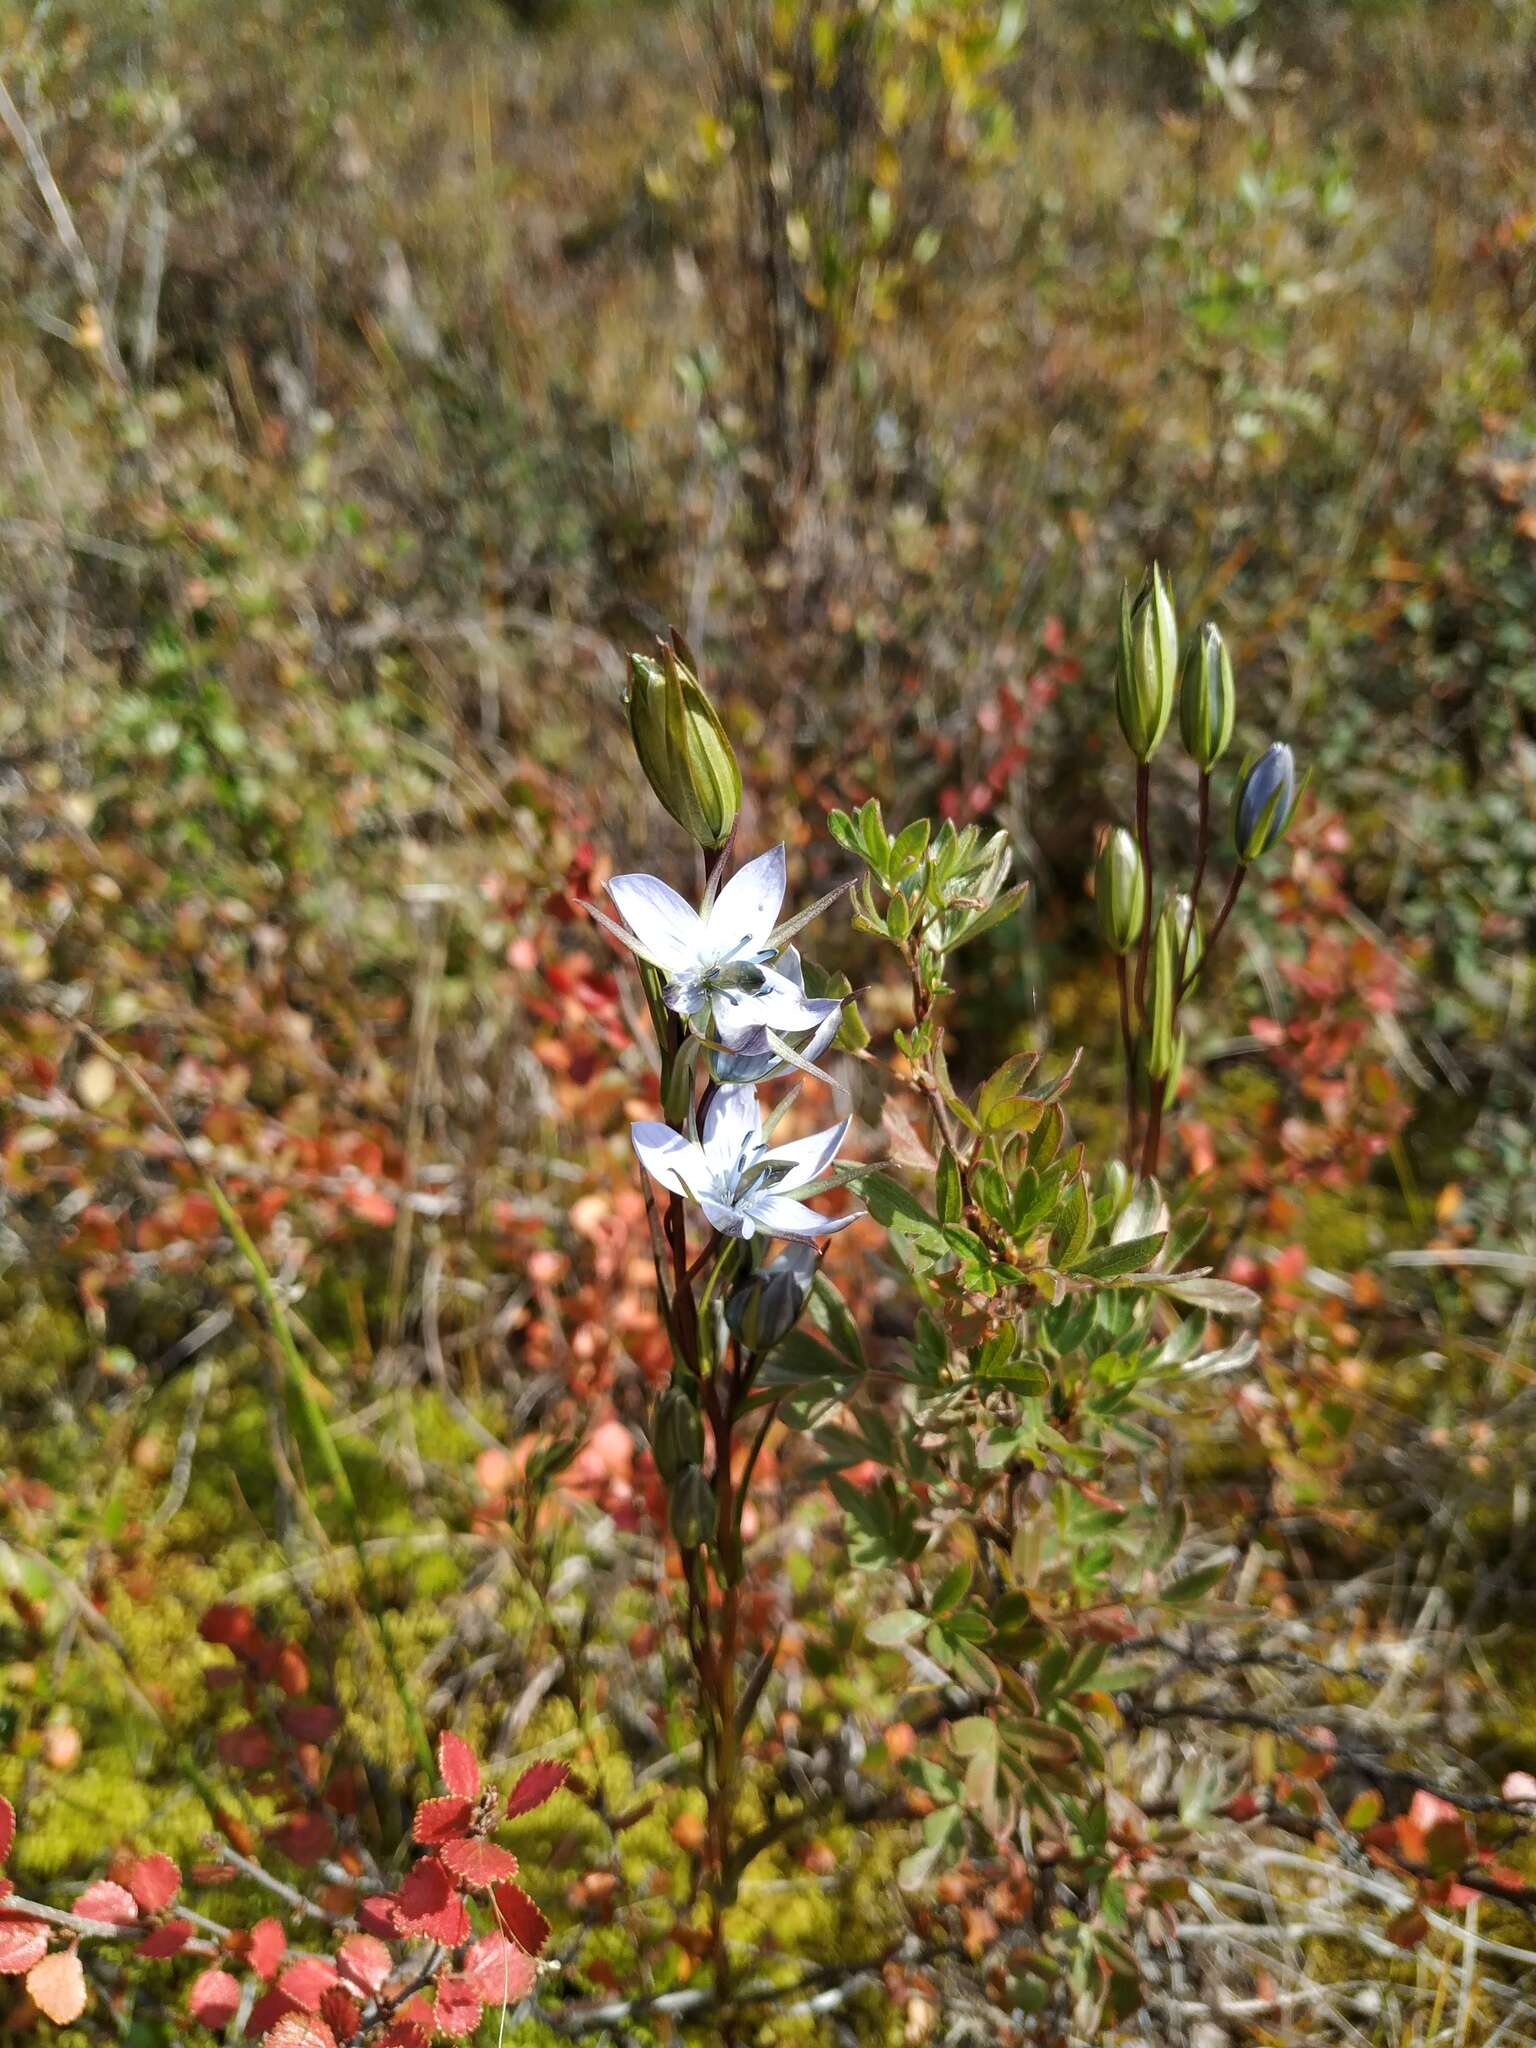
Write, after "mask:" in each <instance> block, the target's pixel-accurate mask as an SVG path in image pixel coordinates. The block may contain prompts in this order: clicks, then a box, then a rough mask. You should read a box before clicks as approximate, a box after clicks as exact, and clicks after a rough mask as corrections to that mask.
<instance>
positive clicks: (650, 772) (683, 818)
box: [624, 642, 741, 848]
mask: <svg viewBox="0 0 1536 2048" xmlns="http://www.w3.org/2000/svg"><path fill="white" fill-rule="evenodd" d="M658 647H659V654H660V658H659V659H657V660H653V659H652V658H651V656H650V655H647V654H632V655H631V656H630V660H629V691H628V694H627V695H626V697H625V699H624V706H625V709H626V711H627V712H628V713H629V731H630V737H631V738H632V739H633V741H634V743H635V752H636V754H637V755H638V756H639V758H640V766H641V767H642V768H643V769H644V770H645V776H646V780H647V781H648V782H649V783H650V785H651V788H652V789H653V790H654V791H655V792H656V795H657V796H658V798H659V799H660V800H661V803H662V804H663V806H664V807H665V808H666V810H667V811H668V812H670V814H671V815H672V816H673V817H674V818H675V819H676V820H677V822H678V824H679V825H681V826H682V828H683V830H684V831H685V832H688V833H691V834H692V836H693V837H694V838H695V839H696V840H697V841H698V843H699V844H700V846H704V847H709V848H714V847H717V846H723V845H724V844H725V842H726V840H727V839H728V838H729V837H730V835H731V827H732V826H733V825H734V824H735V823H736V813H737V812H738V811H739V810H740V809H741V770H740V768H739V767H738V766H737V764H736V756H735V754H734V753H733V751H732V749H731V743H730V741H729V740H728V739H727V738H726V735H725V727H724V726H723V725H722V724H721V723H720V719H719V717H718V715H717V713H716V711H715V707H714V706H713V704H711V703H710V701H709V699H708V697H706V696H705V694H704V691H703V689H702V688H701V687H700V684H699V680H698V677H697V676H695V675H694V674H693V672H692V671H691V670H690V669H688V668H686V667H685V666H684V665H683V663H682V662H681V661H680V660H679V659H678V657H677V654H676V652H675V651H674V649H673V648H672V647H671V646H669V645H668V644H667V643H665V642H660V643H658Z"/></svg>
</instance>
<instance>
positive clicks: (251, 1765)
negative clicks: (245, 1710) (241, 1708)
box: [215, 1721, 272, 1771]
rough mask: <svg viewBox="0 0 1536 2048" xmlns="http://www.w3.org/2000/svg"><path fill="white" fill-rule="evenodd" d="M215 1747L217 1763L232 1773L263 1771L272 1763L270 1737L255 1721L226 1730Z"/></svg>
mask: <svg viewBox="0 0 1536 2048" xmlns="http://www.w3.org/2000/svg"><path fill="white" fill-rule="evenodd" d="M215 1746H216V1748H217V1749H218V1752H219V1761H220V1762H221V1763H226V1764H228V1765H229V1767H230V1769H231V1770H233V1771H264V1770H265V1769H266V1767H267V1765H268V1764H269V1763H271V1761H272V1737H271V1736H270V1735H269V1734H268V1733H267V1731H266V1729H265V1728H263V1727H262V1726H261V1725H260V1724H259V1723H258V1722H256V1721H246V1722H244V1723H243V1724H242V1725H241V1726H240V1727H239V1728H226V1729H225V1731H224V1733H223V1734H222V1735H221V1736H220V1737H219V1739H218V1742H217V1744H216V1745H215Z"/></svg>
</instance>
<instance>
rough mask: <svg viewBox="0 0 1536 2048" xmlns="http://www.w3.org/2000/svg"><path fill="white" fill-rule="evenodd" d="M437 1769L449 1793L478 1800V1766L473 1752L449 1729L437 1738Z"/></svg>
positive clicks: (462, 1739)
mask: <svg viewBox="0 0 1536 2048" xmlns="http://www.w3.org/2000/svg"><path fill="white" fill-rule="evenodd" d="M437 1768H438V1770H439V1771H440V1772H441V1773H442V1778H443V1783H444V1784H445V1785H446V1786H447V1787H448V1790H449V1791H450V1792H456V1793H457V1794H458V1796H459V1797H460V1798H461V1799H478V1798H479V1796H480V1766H479V1764H478V1763H477V1762H476V1760H475V1752H474V1751H473V1750H472V1749H471V1748H470V1746H469V1744H468V1743H467V1742H466V1741H465V1740H464V1738H463V1736H462V1735H455V1734H454V1733H453V1731H452V1729H451V1728H445V1729H444V1730H443V1732H442V1734H441V1735H439V1737H438V1738H437Z"/></svg>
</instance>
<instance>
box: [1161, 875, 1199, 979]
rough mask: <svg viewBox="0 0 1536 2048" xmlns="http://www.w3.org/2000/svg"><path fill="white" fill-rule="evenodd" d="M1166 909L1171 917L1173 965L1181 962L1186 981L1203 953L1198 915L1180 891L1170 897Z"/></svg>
mask: <svg viewBox="0 0 1536 2048" xmlns="http://www.w3.org/2000/svg"><path fill="white" fill-rule="evenodd" d="M1168 908H1169V911H1170V913H1171V914H1172V917H1173V958H1174V964H1175V966H1177V965H1178V964H1179V962H1180V961H1182V962H1183V968H1184V979H1185V980H1186V981H1187V980H1188V979H1189V977H1190V976H1191V975H1192V974H1193V973H1194V971H1195V969H1196V967H1198V966H1199V964H1200V955H1201V954H1202V953H1203V952H1204V951H1205V934H1204V933H1203V932H1202V931H1201V929H1200V913H1199V912H1198V911H1197V910H1196V909H1195V906H1194V904H1193V902H1191V900H1190V898H1189V897H1188V895H1186V894H1185V892H1184V891H1183V890H1182V889H1181V890H1180V891H1179V893H1178V895H1177V896H1173V897H1170V899H1169V903H1168Z"/></svg>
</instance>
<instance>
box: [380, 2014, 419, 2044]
mask: <svg viewBox="0 0 1536 2048" xmlns="http://www.w3.org/2000/svg"><path fill="white" fill-rule="evenodd" d="M428 2039H429V2036H428V2034H427V2030H426V2028H425V2027H418V2026H415V2025H414V2024H413V2023H412V2022H411V2021H410V2020H396V2021H395V2022H394V2024H393V2025H392V2026H388V2027H386V2028H385V2029H384V2031H383V2033H382V2034H380V2035H379V2036H378V2037H377V2042H378V2048H427V2041H428Z"/></svg>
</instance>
